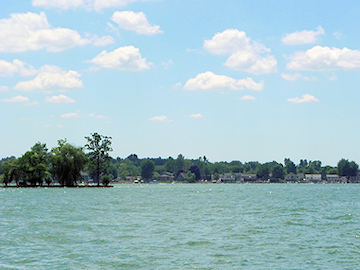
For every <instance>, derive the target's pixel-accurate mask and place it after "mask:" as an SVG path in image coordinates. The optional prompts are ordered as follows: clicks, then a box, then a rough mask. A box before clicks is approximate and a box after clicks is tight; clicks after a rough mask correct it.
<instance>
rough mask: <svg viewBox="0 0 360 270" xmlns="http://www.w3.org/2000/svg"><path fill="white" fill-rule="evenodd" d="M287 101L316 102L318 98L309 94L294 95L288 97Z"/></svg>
mask: <svg viewBox="0 0 360 270" xmlns="http://www.w3.org/2000/svg"><path fill="white" fill-rule="evenodd" d="M287 101H289V102H291V103H310V102H318V101H319V100H318V99H317V98H316V97H314V96H312V95H309V94H305V95H302V96H301V98H299V97H295V98H289V99H288V100H287Z"/></svg>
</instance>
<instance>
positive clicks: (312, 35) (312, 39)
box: [281, 26, 325, 45]
mask: <svg viewBox="0 0 360 270" xmlns="http://www.w3.org/2000/svg"><path fill="white" fill-rule="evenodd" d="M319 35H325V31H324V29H323V28H322V27H321V26H318V27H317V31H312V30H310V31H309V30H303V31H296V32H294V33H290V34H286V35H285V36H284V37H283V38H282V39H281V41H282V42H283V43H284V44H286V45H300V44H311V43H316V41H317V36H319Z"/></svg>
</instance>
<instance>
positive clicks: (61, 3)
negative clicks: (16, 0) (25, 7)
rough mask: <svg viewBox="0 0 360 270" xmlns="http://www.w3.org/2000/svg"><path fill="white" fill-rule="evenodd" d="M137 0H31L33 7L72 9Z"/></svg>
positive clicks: (115, 5) (109, 6)
mask: <svg viewBox="0 0 360 270" xmlns="http://www.w3.org/2000/svg"><path fill="white" fill-rule="evenodd" d="M137 1H139V0H32V5H33V6H35V7H45V8H58V9H64V10H66V9H72V8H85V9H87V10H96V11H101V10H102V9H104V8H111V7H121V6H125V5H127V4H128V3H134V2H137Z"/></svg>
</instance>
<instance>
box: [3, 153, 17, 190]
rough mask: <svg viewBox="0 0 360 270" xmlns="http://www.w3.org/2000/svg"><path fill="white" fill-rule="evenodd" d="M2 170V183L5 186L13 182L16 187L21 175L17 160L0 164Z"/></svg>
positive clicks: (13, 159)
mask: <svg viewBox="0 0 360 270" xmlns="http://www.w3.org/2000/svg"><path fill="white" fill-rule="evenodd" d="M2 168H3V174H4V175H3V183H4V185H5V186H7V185H8V184H10V183H11V182H12V181H13V180H15V182H16V185H18V181H19V178H20V175H21V170H20V164H19V161H18V159H16V158H12V159H10V160H7V161H4V162H3V163H2Z"/></svg>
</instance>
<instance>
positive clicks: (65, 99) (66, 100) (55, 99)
mask: <svg viewBox="0 0 360 270" xmlns="http://www.w3.org/2000/svg"><path fill="white" fill-rule="evenodd" d="M45 102H48V103H75V100H73V99H72V98H69V97H67V96H65V95H59V96H52V97H46V98H45Z"/></svg>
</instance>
